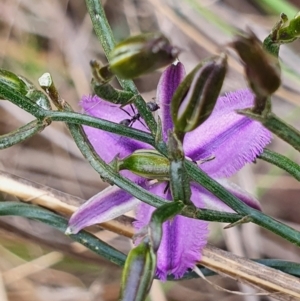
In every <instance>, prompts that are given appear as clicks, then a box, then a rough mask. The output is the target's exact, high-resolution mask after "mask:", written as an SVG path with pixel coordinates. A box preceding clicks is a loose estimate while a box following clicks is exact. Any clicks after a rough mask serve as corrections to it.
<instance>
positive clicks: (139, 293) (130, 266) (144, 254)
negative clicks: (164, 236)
mask: <svg viewBox="0 0 300 301" xmlns="http://www.w3.org/2000/svg"><path fill="white" fill-rule="evenodd" d="M155 271H156V254H155V253H154V252H153V250H152V247H151V245H150V244H149V242H145V241H143V242H142V243H140V244H139V245H138V246H137V247H135V248H134V249H132V250H131V251H130V252H129V254H128V256H127V259H126V262H125V266H124V270H123V273H122V282H121V291H120V297H119V300H120V301H144V300H145V299H146V296H147V294H148V292H149V290H150V288H151V285H152V281H153V278H154V275H155Z"/></svg>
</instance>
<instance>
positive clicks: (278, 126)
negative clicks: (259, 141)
mask: <svg viewBox="0 0 300 301" xmlns="http://www.w3.org/2000/svg"><path fill="white" fill-rule="evenodd" d="M262 123H263V125H264V126H265V127H266V128H267V129H268V130H270V131H271V132H272V133H274V134H275V135H277V136H278V137H279V138H281V139H282V140H284V141H285V142H287V143H288V144H290V145H291V146H292V147H294V148H295V149H296V150H298V151H300V132H299V131H298V130H297V129H296V128H294V127H293V126H291V125H289V124H287V123H286V122H284V121H283V120H281V119H280V118H279V117H278V116H276V115H275V114H273V113H270V114H268V116H267V117H266V118H265V119H263V120H262Z"/></svg>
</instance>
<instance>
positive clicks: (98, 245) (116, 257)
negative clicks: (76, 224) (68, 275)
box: [0, 200, 126, 266]
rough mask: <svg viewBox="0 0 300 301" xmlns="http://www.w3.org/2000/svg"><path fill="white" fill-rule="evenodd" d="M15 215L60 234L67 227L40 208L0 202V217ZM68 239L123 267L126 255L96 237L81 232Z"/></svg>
mask: <svg viewBox="0 0 300 301" xmlns="http://www.w3.org/2000/svg"><path fill="white" fill-rule="evenodd" d="M6 215H17V216H23V217H27V218H30V219H33V220H37V221H40V222H42V223H45V224H47V225H49V226H51V227H54V228H56V229H57V230H59V231H61V232H63V233H64V232H65V231H66V229H67V227H68V221H67V220H66V219H65V218H64V217H62V216H59V215H57V214H55V213H53V212H51V211H48V210H45V209H43V208H41V207H38V206H35V205H32V204H30V205H29V204H23V203H17V202H2V200H1V201H0V216H6ZM70 237H71V238H72V239H73V240H74V241H77V242H79V243H81V244H82V245H84V246H86V247H87V248H88V249H90V250H92V251H93V252H95V253H96V254H98V255H100V256H103V257H104V258H106V259H108V260H109V261H111V262H113V263H115V264H117V265H119V266H123V265H124V262H125V259H126V255H125V254H123V253H121V252H120V251H118V250H116V249H115V248H113V247H111V246H110V245H108V244H107V243H105V242H103V241H101V240H100V239H99V238H97V237H96V236H94V235H92V234H89V233H88V232H86V231H84V230H82V231H80V232H79V233H78V234H76V235H70Z"/></svg>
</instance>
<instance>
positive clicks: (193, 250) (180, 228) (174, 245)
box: [134, 183, 208, 280]
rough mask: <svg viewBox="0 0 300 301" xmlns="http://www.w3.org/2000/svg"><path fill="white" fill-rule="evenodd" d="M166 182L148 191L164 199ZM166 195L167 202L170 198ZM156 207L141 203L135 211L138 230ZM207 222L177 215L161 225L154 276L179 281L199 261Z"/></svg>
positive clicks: (205, 241) (206, 234) (148, 219)
mask: <svg viewBox="0 0 300 301" xmlns="http://www.w3.org/2000/svg"><path fill="white" fill-rule="evenodd" d="M165 185H166V183H161V184H158V185H155V186H153V187H151V189H150V190H151V192H153V193H155V194H156V195H160V196H163V197H164V198H166V195H165V194H164V189H165ZM170 197H171V196H170V194H169V193H168V195H167V199H170ZM154 210H155V208H153V207H151V206H149V205H147V204H144V203H142V204H141V205H139V208H138V211H137V218H138V222H136V223H135V224H134V226H135V227H136V228H137V229H141V228H143V227H144V226H146V225H147V224H148V223H149V221H150V218H151V215H152V212H153V211H154ZM207 226H208V223H207V222H204V221H200V220H196V219H190V218H187V217H183V216H176V217H175V218H173V219H172V220H169V221H167V222H165V223H164V224H163V236H162V241H161V244H160V247H159V249H158V253H157V272H156V273H157V275H158V277H159V278H160V279H161V280H166V278H167V275H168V274H173V275H174V276H175V278H180V277H182V276H183V274H184V273H185V272H186V271H187V269H189V268H193V267H194V266H195V263H196V261H198V260H200V259H201V251H202V249H203V248H204V246H205V245H206V243H207V237H208V228H207Z"/></svg>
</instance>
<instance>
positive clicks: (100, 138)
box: [80, 95, 149, 162]
mask: <svg viewBox="0 0 300 301" xmlns="http://www.w3.org/2000/svg"><path fill="white" fill-rule="evenodd" d="M80 105H81V106H82V108H83V110H84V113H86V114H88V115H91V116H94V117H98V118H102V119H105V120H109V121H112V122H115V123H120V122H121V121H122V120H124V119H131V118H132V116H134V115H135V114H136V112H133V107H132V106H130V105H127V106H124V108H123V110H124V111H123V110H121V109H120V107H119V106H117V105H115V104H112V103H109V102H107V101H104V100H102V99H101V98H99V97H98V96H96V95H95V96H91V95H89V96H83V97H82V99H81V102H80ZM126 112H127V113H128V114H127V113H126ZM141 122H142V121H140V122H139V121H136V122H134V123H133V125H132V127H134V128H136V129H139V130H142V131H147V129H146V128H145V126H144V125H143V124H142V123H141ZM84 131H85V132H86V134H87V136H88V139H89V141H90V142H91V143H92V145H93V147H94V148H95V150H96V152H97V154H98V155H99V156H100V157H101V158H102V159H103V160H104V161H105V162H110V161H111V160H112V159H113V158H114V157H115V156H116V155H117V154H119V155H120V157H121V158H123V157H125V156H127V155H129V154H131V153H132V152H134V151H135V150H137V149H140V148H149V145H148V144H145V143H142V142H139V141H136V140H133V139H130V138H127V137H121V136H119V135H116V134H113V133H109V132H105V131H102V130H99V129H95V128H92V127H89V126H84Z"/></svg>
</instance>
